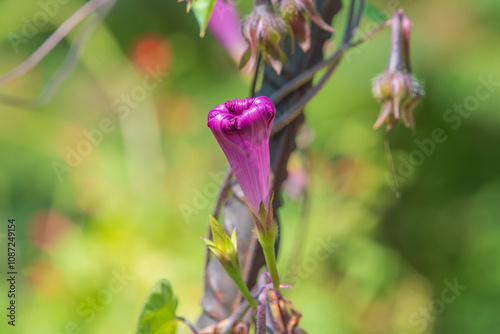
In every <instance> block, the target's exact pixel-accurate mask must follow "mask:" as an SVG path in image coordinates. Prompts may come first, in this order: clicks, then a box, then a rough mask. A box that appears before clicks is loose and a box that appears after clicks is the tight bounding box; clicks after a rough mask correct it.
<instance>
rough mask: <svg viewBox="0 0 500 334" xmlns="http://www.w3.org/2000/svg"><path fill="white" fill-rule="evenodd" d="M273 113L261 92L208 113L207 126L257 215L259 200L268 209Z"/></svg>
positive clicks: (271, 107)
mask: <svg viewBox="0 0 500 334" xmlns="http://www.w3.org/2000/svg"><path fill="white" fill-rule="evenodd" d="M275 113H276V108H275V107H274V105H273V103H272V102H271V100H270V99H269V98H268V97H265V96H258V97H255V98H247V99H244V100H234V101H227V102H226V103H224V104H220V105H218V106H217V107H215V108H214V109H212V110H211V111H210V112H209V113H208V127H209V128H210V129H211V130H212V132H213V134H214V136H215V139H217V142H218V143H219V145H220V147H221V148H222V151H224V154H225V155H226V158H227V160H228V161H229V165H230V166H231V168H232V170H233V173H234V175H235V176H236V179H237V180H238V183H239V184H240V186H241V189H242V190H243V194H245V197H246V201H247V204H248V206H249V207H250V208H251V209H252V210H253V211H254V213H255V214H257V215H258V214H259V208H260V203H263V204H264V208H265V210H266V212H268V210H269V170H270V160H269V136H270V134H271V127H272V124H273V120H274V115H275Z"/></svg>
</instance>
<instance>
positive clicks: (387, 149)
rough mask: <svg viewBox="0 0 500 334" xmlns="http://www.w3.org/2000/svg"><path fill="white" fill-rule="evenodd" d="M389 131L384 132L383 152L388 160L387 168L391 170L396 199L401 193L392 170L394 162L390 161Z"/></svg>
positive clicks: (394, 172) (394, 171)
mask: <svg viewBox="0 0 500 334" xmlns="http://www.w3.org/2000/svg"><path fill="white" fill-rule="evenodd" d="M389 132H390V130H389V131H386V132H385V138H384V147H385V152H386V153H387V159H388V160H389V168H390V169H391V174H392V179H393V180H394V188H393V191H394V194H395V195H396V198H400V197H401V193H400V192H399V183H398V179H397V178H396V170H395V169H394V160H393V159H392V152H391V146H390V144H389Z"/></svg>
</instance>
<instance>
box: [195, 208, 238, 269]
mask: <svg viewBox="0 0 500 334" xmlns="http://www.w3.org/2000/svg"><path fill="white" fill-rule="evenodd" d="M210 228H211V230H212V239H213V241H212V240H209V239H206V238H202V240H203V241H204V242H205V243H206V244H207V246H208V248H209V249H210V250H211V251H212V253H213V254H214V255H215V257H216V258H217V259H218V260H219V262H220V264H221V265H222V267H224V269H225V270H226V272H227V274H228V275H229V276H230V277H235V276H238V275H241V267H240V262H239V260H238V242H237V240H236V229H234V230H233V233H232V234H231V237H229V235H228V234H227V233H226V231H225V230H224V228H222V226H221V225H220V224H219V222H218V221H217V219H215V218H214V217H212V216H210Z"/></svg>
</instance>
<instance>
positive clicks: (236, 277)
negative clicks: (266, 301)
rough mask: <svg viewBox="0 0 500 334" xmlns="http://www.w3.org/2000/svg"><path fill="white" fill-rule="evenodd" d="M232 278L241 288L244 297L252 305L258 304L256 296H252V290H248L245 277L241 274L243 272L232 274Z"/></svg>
mask: <svg viewBox="0 0 500 334" xmlns="http://www.w3.org/2000/svg"><path fill="white" fill-rule="evenodd" d="M231 278H232V279H233V281H234V283H236V286H237V287H238V289H239V290H240V292H241V294H242V295H243V298H245V300H246V301H247V302H248V303H249V304H250V305H252V306H257V305H259V303H258V302H257V300H255V298H253V297H252V295H251V294H250V291H249V290H248V287H247V285H246V284H245V281H243V277H242V276H241V272H240V274H239V275H231Z"/></svg>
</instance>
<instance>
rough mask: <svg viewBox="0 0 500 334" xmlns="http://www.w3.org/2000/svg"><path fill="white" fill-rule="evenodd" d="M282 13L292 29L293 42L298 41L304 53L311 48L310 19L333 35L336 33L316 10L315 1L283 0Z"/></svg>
mask: <svg viewBox="0 0 500 334" xmlns="http://www.w3.org/2000/svg"><path fill="white" fill-rule="evenodd" d="M280 13H281V16H282V17H283V19H284V20H285V21H286V22H287V23H288V25H289V27H290V35H291V37H292V42H293V39H296V40H297V42H298V43H299V46H300V48H301V49H302V50H303V51H304V52H306V51H307V50H309V48H310V47H311V29H310V27H309V21H308V19H310V20H312V21H313V22H314V23H316V25H317V26H318V27H320V28H321V29H323V30H326V31H329V32H331V33H333V32H334V31H335V30H334V29H333V28H332V27H330V26H329V25H328V24H327V23H326V22H325V21H323V19H322V18H321V16H320V15H319V13H318V11H317V10H316V4H315V1H314V0H282V1H281V4H280ZM292 45H293V44H292Z"/></svg>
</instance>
